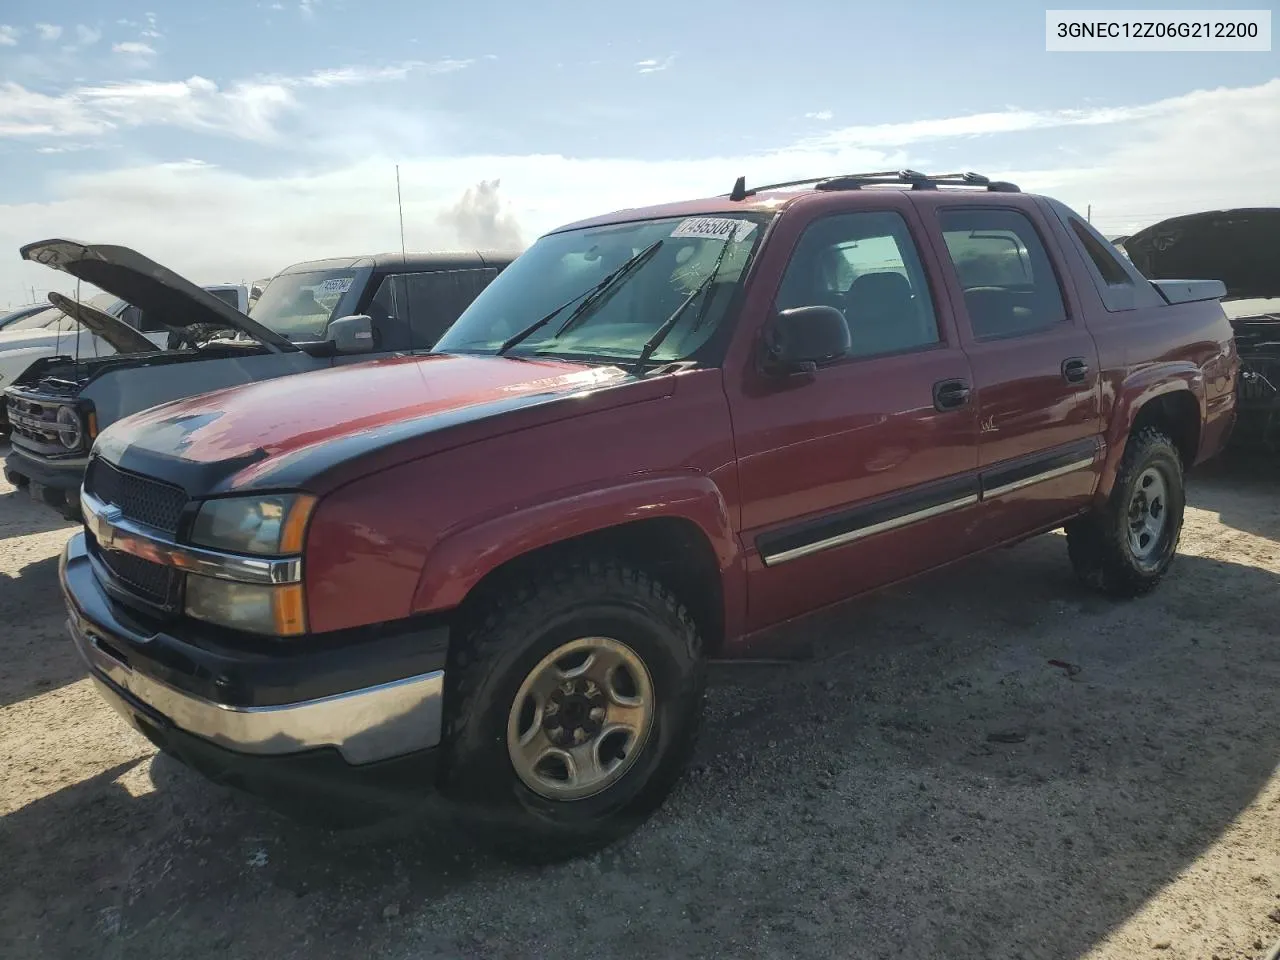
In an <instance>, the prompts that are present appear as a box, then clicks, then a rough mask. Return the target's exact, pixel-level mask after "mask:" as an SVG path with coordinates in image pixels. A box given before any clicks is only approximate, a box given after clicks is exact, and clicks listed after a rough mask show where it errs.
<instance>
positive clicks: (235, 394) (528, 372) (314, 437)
mask: <svg viewBox="0 0 1280 960" xmlns="http://www.w3.org/2000/svg"><path fill="white" fill-rule="evenodd" d="M636 379H637V378H635V377H634V376H633V375H631V374H629V373H626V372H624V371H623V370H621V369H619V368H617V367H599V366H589V365H586V364H578V363H564V362H559V361H538V360H523V359H515V358H507V357H494V356H484V357H480V356H459V355H445V354H436V355H429V356H418V357H388V358H385V359H381V360H374V361H369V362H366V363H359V364H352V365H348V366H340V367H331V368H328V369H325V370H317V371H313V372H311V373H304V374H299V375H297V376H291V377H281V378H279V379H274V380H267V381H262V382H259V383H253V384H248V385H246V386H243V387H236V388H231V389H227V390H219V391H215V392H213V393H206V394H203V395H201V396H198V397H192V398H190V399H186V400H178V401H174V402H173V403H167V404H162V405H161V406H158V407H153V408H151V409H150V410H144V411H143V412H141V413H137V414H134V415H133V416H130V417H126V418H124V419H123V420H120V421H118V422H116V423H114V424H112V425H111V426H110V427H108V428H107V429H105V430H103V432H102V433H101V435H100V436H99V437H98V440H97V443H96V444H95V447H94V451H95V453H96V454H97V455H100V456H102V457H104V458H106V459H107V460H108V461H110V462H111V463H114V464H117V465H118V466H120V467H123V468H124V469H126V470H132V471H135V472H138V473H142V474H145V475H149V476H155V477H158V478H162V479H165V480H169V481H171V482H175V483H178V484H179V485H181V486H183V487H184V488H185V489H186V490H187V492H188V493H189V494H190V495H192V496H203V495H207V494H211V493H222V492H228V491H234V490H237V489H250V488H253V489H264V488H275V489H281V488H293V487H298V486H303V485H305V484H307V483H308V482H309V481H310V480H312V479H314V478H315V477H317V476H319V475H320V474H323V473H325V472H327V471H329V470H331V469H333V468H335V467H337V466H339V465H341V464H344V463H347V462H349V461H351V460H353V459H356V458H359V457H364V456H366V455H368V454H371V453H374V452H376V451H379V450H381V449H384V448H387V447H390V446H393V445H396V444H398V443H401V442H403V441H411V440H414V439H416V438H420V437H423V436H425V435H428V434H434V433H437V432H439V431H441V430H445V429H447V428H451V427H458V426H462V425H464V424H469V423H474V422H476V421H478V420H483V419H487V418H491V417H497V416H500V415H503V414H509V413H513V412H515V411H519V410H523V409H526V408H529V407H533V406H538V405H542V404H546V403H551V402H556V401H560V400H568V399H570V398H583V397H585V396H586V395H589V394H594V393H596V392H598V391H601V390H604V389H605V388H609V387H615V386H622V385H624V384H626V383H629V382H630V383H634V382H636ZM659 389H661V387H659ZM667 389H669V387H668V388H667ZM425 452H427V451H415V453H414V455H423V454H424V453H425Z"/></svg>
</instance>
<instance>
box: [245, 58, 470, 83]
mask: <svg viewBox="0 0 1280 960" xmlns="http://www.w3.org/2000/svg"><path fill="white" fill-rule="evenodd" d="M473 62H474V61H472V60H436V61H433V62H430V63H428V62H426V61H423V60H406V61H404V62H402V63H393V64H390V65H388V66H385V67H354V66H353V67H336V68H333V69H329V70H317V71H315V72H314V73H309V74H306V75H305V76H301V77H274V78H268V79H271V80H274V81H275V82H277V83H280V84H283V85H284V86H295V87H316V88H320V89H324V88H326V87H347V86H356V85H360V84H365V83H377V82H379V81H383V80H403V79H405V78H406V77H407V76H409V74H411V73H418V72H420V73H427V74H442V73H456V72H457V71H459V70H465V69H466V68H467V67H469V66H471V64H472V63H473Z"/></svg>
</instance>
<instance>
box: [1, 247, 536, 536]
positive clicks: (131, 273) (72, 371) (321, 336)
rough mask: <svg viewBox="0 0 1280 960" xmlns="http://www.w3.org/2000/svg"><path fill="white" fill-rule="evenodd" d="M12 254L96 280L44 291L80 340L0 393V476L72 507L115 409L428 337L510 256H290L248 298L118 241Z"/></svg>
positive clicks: (402, 347)
mask: <svg viewBox="0 0 1280 960" xmlns="http://www.w3.org/2000/svg"><path fill="white" fill-rule="evenodd" d="M21 252H22V256H23V257H24V258H25V259H27V260H32V261H35V262H39V263H43V264H46V265H48V266H50V267H52V268H54V269H56V270H60V271H62V272H64V273H67V274H69V275H70V276H73V277H75V278H77V279H79V280H83V281H85V282H88V283H92V284H94V285H95V286H97V287H98V288H99V289H101V290H103V291H105V292H104V293H102V294H100V295H99V296H98V297H95V298H93V299H91V300H88V301H85V302H83V303H77V302H75V301H73V300H72V299H71V298H69V297H64V296H62V295H61V294H50V298H51V299H52V300H53V301H54V304H55V307H56V308H57V309H56V310H55V311H53V312H57V313H58V316H59V318H60V319H59V320H58V321H57V322H58V323H59V324H62V325H64V326H67V328H68V331H69V333H70V337H69V338H68V339H71V338H74V337H75V336H76V335H77V333H76V331H79V333H78V335H79V336H80V337H81V339H82V341H84V342H81V343H78V344H77V345H76V347H75V349H74V350H73V349H71V348H67V347H63V348H62V349H56V348H55V342H56V341H55V340H54V339H53V337H52V336H50V337H49V338H47V339H48V342H47V343H44V344H43V346H42V353H41V354H40V355H39V359H36V357H35V356H32V357H30V358H26V360H25V362H24V363H22V364H20V366H21V367H22V371H23V372H22V373H20V374H19V375H17V376H15V377H14V378H13V381H12V383H11V384H10V385H9V389H8V390H6V391H5V398H6V404H7V409H8V416H9V419H10V421H11V423H12V425H13V432H12V450H11V452H10V453H9V456H8V458H7V460H6V462H5V475H6V478H7V479H8V480H9V482H10V483H13V484H15V485H17V486H20V487H27V488H28V489H29V490H30V491H31V493H32V496H33V497H35V498H36V499H40V500H43V501H44V502H46V503H48V504H49V505H50V506H52V507H54V508H56V509H59V510H61V511H62V512H63V513H64V514H65V515H67V516H69V517H73V518H74V517H78V516H79V493H78V492H79V489H80V485H81V482H82V479H83V477H84V470H85V467H86V465H87V462H88V455H89V450H90V447H91V446H92V445H93V442H94V440H95V438H96V437H97V434H98V432H99V431H101V430H103V429H105V428H106V427H107V426H109V425H110V424H112V423H114V422H115V421H116V420H119V419H120V418H122V417H125V416H127V415H129V414H131V413H136V412H138V411H140V410H145V409H146V408H148V407H152V406H155V405H156V404H159V403H163V402H166V401H169V400H175V399H179V398H181V397H188V396H193V395H195V394H198V393H203V392H206V391H209V390H214V389H218V388H222V387H227V386H231V385H234V384H240V383H250V382H253V381H257V380H265V379H269V378H272V377H279V376H287V375H290V374H296V373H301V372H304V371H307V370H316V369H321V368H327V367H331V366H335V365H341V364H344V363H350V362H353V361H355V360H364V359H367V358H368V357H369V356H370V355H390V354H394V353H402V352H413V351H414V350H423V349H428V348H430V347H431V346H432V344H434V343H435V340H436V339H437V338H438V337H439V335H440V334H441V333H442V332H443V331H444V329H445V328H446V327H447V326H448V325H449V324H450V323H452V322H453V320H455V319H456V318H457V317H458V315H459V314H460V313H461V312H462V309H463V308H464V307H465V306H466V305H467V304H468V303H470V302H471V300H472V299H473V298H474V297H475V296H476V294H477V293H479V292H480V290H482V289H483V288H484V287H485V285H487V284H488V283H489V281H490V280H492V279H493V277H494V276H496V275H497V273H498V272H499V271H500V270H501V269H502V268H503V267H505V266H506V265H507V264H508V263H510V261H511V259H512V258H513V256H514V254H510V253H507V254H500V253H494V254H481V253H476V254H465V255H464V254H458V255H434V256H422V255H413V256H407V255H403V254H394V255H384V256H379V257H347V258H343V259H336V260H325V261H317V262H312V263H299V264H295V265H293V266H291V267H289V268H287V269H285V270H283V271H281V272H280V273H279V274H277V275H276V276H275V277H273V278H272V279H271V281H270V282H269V283H267V284H266V286H265V287H264V288H262V290H261V293H260V295H259V297H258V298H257V299H256V301H255V303H254V305H253V307H252V309H250V308H249V304H248V298H249V295H250V290H249V289H248V288H246V287H243V286H241V287H237V288H234V289H232V290H230V291H229V292H230V293H231V294H234V296H227V295H225V294H226V293H227V292H228V291H226V289H225V288H223V289H220V288H204V289H201V288H200V287H198V286H196V285H195V284H193V283H191V282H190V281H189V280H187V279H186V278H184V277H182V276H180V275H178V274H176V273H174V272H173V271H171V270H169V269H167V268H165V267H163V266H161V265H160V264H158V263H155V262H154V261H152V260H150V259H148V258H147V257H144V256H143V255H142V254H140V253H138V252H136V251H134V250H130V249H129V248H127V247H117V246H108V245H92V244H83V243H78V242H75V241H70V240H46V241H43V242H40V243H34V244H29V245H28V246H26V247H23V249H22V251H21ZM108 304H110V305H108ZM59 329H61V328H59ZM60 335H61V334H60ZM3 336H4V334H0V337H3ZM11 336H15V335H11ZM90 340H91V341H92V349H90V343H89V341H90ZM99 340H102V341H105V343H106V344H107V345H108V346H110V347H111V348H112V349H110V350H108V349H102V350H99V348H98V341H99ZM55 354H56V355H55ZM3 358H4V354H3V353H2V352H0V364H2V363H3V362H4V361H3ZM33 360H34V362H32V361H33Z"/></svg>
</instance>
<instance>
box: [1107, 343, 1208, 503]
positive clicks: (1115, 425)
mask: <svg viewBox="0 0 1280 960" xmlns="http://www.w3.org/2000/svg"><path fill="white" fill-rule="evenodd" d="M1174 393H1185V394H1187V395H1188V396H1190V397H1191V398H1192V399H1193V400H1194V401H1195V404H1196V409H1197V410H1199V411H1200V422H1201V423H1202V424H1203V423H1204V420H1205V416H1206V409H1205V402H1206V401H1205V376H1204V371H1203V370H1202V369H1201V368H1200V367H1199V366H1197V365H1196V364H1194V363H1189V362H1184V363H1163V364H1155V365H1153V366H1150V367H1146V368H1144V369H1142V370H1140V371H1138V372H1136V373H1134V374H1133V375H1132V376H1130V377H1129V378H1127V379H1126V380H1124V381H1123V382H1122V383H1121V384H1120V386H1119V388H1118V389H1117V390H1116V404H1115V408H1114V409H1113V410H1112V412H1111V423H1110V428H1109V429H1108V431H1107V434H1106V440H1107V449H1106V459H1105V460H1104V461H1103V466H1102V475H1101V477H1100V478H1099V481H1098V489H1097V492H1096V494H1095V500H1096V501H1097V502H1098V503H1099V504H1101V503H1105V502H1106V500H1107V498H1108V497H1110V496H1111V488H1112V487H1113V486H1114V485H1115V480H1116V474H1117V473H1118V472H1119V470H1120V461H1121V459H1122V458H1123V457H1124V451H1125V443H1126V441H1127V440H1128V438H1129V434H1130V432H1131V431H1132V430H1133V425H1134V423H1136V422H1137V420H1138V416H1139V415H1140V414H1141V413H1142V409H1143V408H1144V407H1145V406H1146V405H1147V404H1149V403H1150V402H1151V401H1153V400H1156V399H1158V398H1160V397H1165V396H1169V395H1170V394H1174Z"/></svg>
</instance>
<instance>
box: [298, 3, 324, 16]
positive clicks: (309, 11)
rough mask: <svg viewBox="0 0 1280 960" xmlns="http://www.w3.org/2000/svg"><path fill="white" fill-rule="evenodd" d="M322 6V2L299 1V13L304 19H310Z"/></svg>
mask: <svg viewBox="0 0 1280 960" xmlns="http://www.w3.org/2000/svg"><path fill="white" fill-rule="evenodd" d="M319 5H320V0H298V12H299V13H301V14H302V15H303V16H304V17H310V16H313V15H314V14H315V12H316V11H315V8H316V7H317V6H319Z"/></svg>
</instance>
